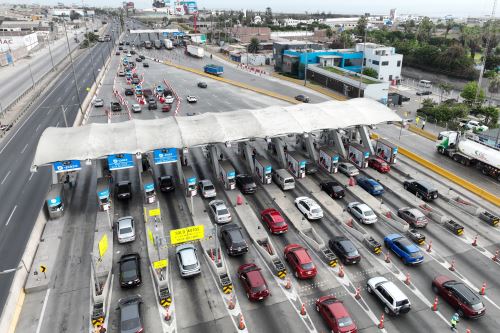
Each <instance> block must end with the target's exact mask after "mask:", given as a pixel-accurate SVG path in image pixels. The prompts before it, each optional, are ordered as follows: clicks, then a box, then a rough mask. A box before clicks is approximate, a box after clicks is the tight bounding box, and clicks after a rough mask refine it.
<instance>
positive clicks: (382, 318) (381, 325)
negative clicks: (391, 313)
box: [378, 313, 384, 330]
mask: <svg viewBox="0 0 500 333" xmlns="http://www.w3.org/2000/svg"><path fill="white" fill-rule="evenodd" d="M378 328H379V329H381V330H382V329H384V314H383V313H382V316H381V317H380V322H379V323H378Z"/></svg>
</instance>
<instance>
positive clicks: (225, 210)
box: [217, 208, 229, 215]
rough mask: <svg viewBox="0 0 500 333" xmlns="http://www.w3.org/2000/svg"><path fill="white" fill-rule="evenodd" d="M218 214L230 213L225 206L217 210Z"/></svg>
mask: <svg viewBox="0 0 500 333" xmlns="http://www.w3.org/2000/svg"><path fill="white" fill-rule="evenodd" d="M217 214H218V215H227V214H229V211H228V210H227V209H225V208H223V209H219V210H217Z"/></svg>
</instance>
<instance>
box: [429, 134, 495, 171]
mask: <svg viewBox="0 0 500 333" xmlns="http://www.w3.org/2000/svg"><path fill="white" fill-rule="evenodd" d="M436 148H437V151H438V152H439V153H440V154H443V155H446V156H448V157H450V158H452V159H453V160H454V161H456V162H458V163H461V164H462V165H465V166H475V167H476V168H478V169H479V170H481V172H482V173H483V174H484V175H488V176H490V177H493V178H494V179H496V180H498V181H500V149H499V148H494V147H491V146H488V145H486V144H484V143H482V142H480V141H479V140H476V139H474V137H473V136H470V135H467V134H461V133H460V132H456V131H444V132H441V133H439V136H438V141H437V143H436Z"/></svg>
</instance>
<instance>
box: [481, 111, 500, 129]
mask: <svg viewBox="0 0 500 333" xmlns="http://www.w3.org/2000/svg"><path fill="white" fill-rule="evenodd" d="M477 113H478V114H482V115H483V116H484V123H485V124H486V126H489V127H497V126H498V116H499V109H498V107H495V106H485V107H481V108H479V109H478V110H477Z"/></svg>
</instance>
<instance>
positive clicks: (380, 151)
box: [375, 138, 398, 164]
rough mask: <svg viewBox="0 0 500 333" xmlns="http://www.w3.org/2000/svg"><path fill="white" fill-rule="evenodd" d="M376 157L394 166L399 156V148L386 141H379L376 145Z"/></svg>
mask: <svg viewBox="0 0 500 333" xmlns="http://www.w3.org/2000/svg"><path fill="white" fill-rule="evenodd" d="M375 155H376V156H378V157H380V158H381V159H383V160H384V161H386V162H387V163H389V164H394V163H396V160H397V156H398V146H396V145H395V144H393V143H392V142H389V141H387V140H385V139H381V138H380V139H377V141H376V144H375Z"/></svg>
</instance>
